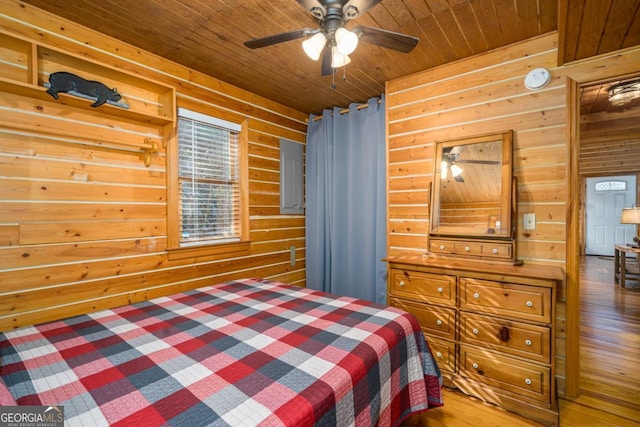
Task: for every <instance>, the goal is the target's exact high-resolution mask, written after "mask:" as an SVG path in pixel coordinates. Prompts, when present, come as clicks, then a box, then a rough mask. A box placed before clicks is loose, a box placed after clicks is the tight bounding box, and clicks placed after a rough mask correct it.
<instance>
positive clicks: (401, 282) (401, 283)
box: [398, 280, 404, 288]
mask: <svg viewBox="0 0 640 427" xmlns="http://www.w3.org/2000/svg"><path fill="white" fill-rule="evenodd" d="M398 285H400V287H401V288H402V287H403V286H404V280H400V283H398Z"/></svg>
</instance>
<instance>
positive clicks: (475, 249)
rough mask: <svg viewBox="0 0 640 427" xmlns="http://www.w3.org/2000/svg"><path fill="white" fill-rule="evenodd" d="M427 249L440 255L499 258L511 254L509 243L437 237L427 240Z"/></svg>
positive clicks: (510, 255) (507, 257) (506, 257)
mask: <svg viewBox="0 0 640 427" xmlns="http://www.w3.org/2000/svg"><path fill="white" fill-rule="evenodd" d="M429 251H430V252H432V253H435V254H442V255H447V254H448V255H473V256H479V257H482V258H499V259H511V257H512V255H513V253H512V244H511V243H500V242H485V241H473V240H448V239H437V238H432V239H431V240H430V241H429Z"/></svg>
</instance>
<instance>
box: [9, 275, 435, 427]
mask: <svg viewBox="0 0 640 427" xmlns="http://www.w3.org/2000/svg"><path fill="white" fill-rule="evenodd" d="M0 354H1V357H2V364H1V366H0V378H1V379H2V380H3V381H4V384H5V386H6V387H5V390H4V392H5V395H8V396H9V399H10V398H11V397H13V398H14V399H15V402H16V404H18V405H56V406H61V407H63V408H64V417H65V420H66V422H65V425H67V426H88V425H92V426H107V425H109V426H129V425H136V426H156V425H175V426H189V427H195V426H200V425H213V426H254V425H264V426H314V425H316V426H354V425H355V426H375V425H378V426H396V425H399V424H400V423H401V422H402V420H404V419H405V418H406V417H408V416H409V415H411V414H413V413H417V412H421V411H424V410H426V409H428V408H430V407H435V406H440V405H442V400H441V394H440V392H441V386H442V378H441V376H440V372H439V370H438V367H437V364H436V363H435V362H434V360H433V358H432V356H431V352H430V351H429V348H428V344H427V343H426V341H425V339H424V336H423V335H422V332H421V330H420V327H419V325H418V323H417V321H416V319H415V318H414V317H413V316H412V315H410V314H407V313H405V312H403V311H400V310H397V309H395V308H389V307H384V306H382V305H376V304H372V303H370V302H366V301H362V300H357V299H353V298H347V297H337V296H334V295H331V294H327V293H322V292H319V291H314V290H310V289H305V288H300V287H297V286H291V285H286V284H283V283H278V282H273V281H269V280H263V279H244V280H237V281H231V282H227V283H223V284H217V285H212V286H207V287H203V288H199V289H196V290H192V291H187V292H182V293H178V294H174V295H171V296H168V297H161V298H155V299H153V300H149V301H144V302H140V303H135V304H132V305H128V306H124V307H119V308H116V309H112V310H103V311H100V312H96V313H92V314H86V315H81V316H77V317H72V318H68V319H64V320H60V321H55V322H51V323H46V324H41V325H36V326H31V327H25V328H21V329H16V330H13V331H8V332H4V333H2V334H1V336H0ZM7 391H8V393H7Z"/></svg>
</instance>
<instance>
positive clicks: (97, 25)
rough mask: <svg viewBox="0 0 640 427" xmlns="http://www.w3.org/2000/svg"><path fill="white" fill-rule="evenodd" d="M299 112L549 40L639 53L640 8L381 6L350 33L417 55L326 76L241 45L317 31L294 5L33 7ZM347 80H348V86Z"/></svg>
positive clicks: (273, 50) (290, 56)
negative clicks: (396, 41)
mask: <svg viewBox="0 0 640 427" xmlns="http://www.w3.org/2000/svg"><path fill="white" fill-rule="evenodd" d="M25 3H28V4H31V5H33V6H36V7H38V8H41V9H44V10H47V11H49V12H52V13H54V14H56V15H58V16H61V17H64V18H67V19H69V20H71V21H74V22H76V23H79V24H82V25H84V26H86V27H89V28H93V29H95V30H97V31H100V32H101V33H104V34H108V35H110V36H112V37H114V38H117V39H120V40H122V41H124V42H126V43H129V44H132V45H134V46H137V47H139V48H142V49H144V50H147V51H150V52H153V53H155V54H158V55H161V56H163V57H165V58H168V59H171V60H173V61H175V62H177V63H180V64H183V65H185V66H187V67H190V68H192V69H194V70H198V71H201V72H203V73H205V74H208V75H210V76H213V77H215V78H218V79H220V80H222V81H225V82H227V83H230V84H233V85H235V86H237V87H240V88H242V89H246V90H248V91H250V92H252V93H255V94H258V95H261V96H264V97H266V98H269V99H271V100H274V101H278V102H280V103H282V104H284V105H288V106H290V107H292V108H294V109H296V110H299V111H303V112H307V113H314V114H319V113H321V111H322V110H323V109H324V108H331V107H334V106H339V107H344V106H347V105H348V104H350V103H352V102H358V103H360V102H365V101H366V100H367V99H369V98H371V97H374V96H379V95H380V94H382V93H383V92H384V83H385V82H386V81H388V80H392V79H395V78H398V77H402V76H406V75H409V74H412V73H415V72H418V71H421V70H424V69H428V68H432V67H436V66H438V65H441V64H444V63H448V62H452V61H456V60H458V59H460V58H465V57H468V56H471V55H475V54H479V53H482V52H486V51H488V50H492V49H495V48H499V47H502V46H505V45H508V44H511V43H514V42H518V41H521V40H525V39H527V38H530V37H535V36H538V35H540V34H545V33H548V32H551V31H556V30H557V31H559V39H560V43H561V46H560V48H559V53H560V58H559V63H567V62H570V61H573V60H576V59H583V58H586V57H589V56H592V55H597V54H601V53H605V52H610V51H614V50H618V49H622V48H626V47H630V46H635V45H638V44H640V0H598V1H592V0H382V2H381V3H380V4H378V5H376V6H375V7H373V8H372V9H371V10H369V12H368V13H366V14H364V15H363V16H360V17H358V18H357V19H355V20H353V21H350V22H349V25H348V27H351V26H353V25H356V24H358V25H364V26H368V27H375V28H382V29H385V30H391V31H395V32H400V33H405V34H409V35H412V36H416V37H418V38H419V39H420V42H419V43H418V46H417V47H416V48H415V49H414V50H413V51H412V52H411V53H409V54H404V53H399V52H396V51H392V50H389V49H384V48H381V47H378V46H374V45H370V44H368V45H367V44H364V43H361V44H360V45H359V46H358V48H357V49H356V51H355V52H354V53H353V54H352V55H351V59H352V62H351V64H349V65H348V66H347V67H346V68H345V69H344V70H343V69H342V68H341V69H338V71H337V73H336V75H335V88H332V78H333V77H332V76H324V77H323V76H321V73H320V64H319V62H314V61H312V60H310V59H309V58H307V57H306V55H305V54H304V52H303V50H302V47H301V41H300V40H294V41H289V42H285V43H280V44H278V45H274V46H269V47H265V48H261V49H256V50H251V49H248V48H246V47H245V46H244V44H243V42H244V41H246V40H248V39H251V38H259V37H264V36H268V35H271V34H275V33H282V32H286V31H291V30H297V29H301V28H307V27H310V28H315V27H316V26H317V25H316V22H315V21H314V19H313V18H312V17H311V15H310V14H309V13H307V11H306V10H305V9H304V8H303V7H302V6H301V5H300V4H299V3H298V2H296V1H295V0H269V1H265V0H241V1H240V0H238V1H226V0H190V1H172V0H135V1H128V2H123V1H122V0H25ZM343 71H344V76H345V79H344V80H343Z"/></svg>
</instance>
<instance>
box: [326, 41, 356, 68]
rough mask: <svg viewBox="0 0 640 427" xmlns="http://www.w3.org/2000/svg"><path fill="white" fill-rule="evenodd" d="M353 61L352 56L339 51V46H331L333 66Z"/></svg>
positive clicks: (340, 65)
mask: <svg viewBox="0 0 640 427" xmlns="http://www.w3.org/2000/svg"><path fill="white" fill-rule="evenodd" d="M349 62H351V58H349V57H348V56H347V55H343V54H341V53H340V52H339V51H338V48H337V47H335V46H334V47H332V48H331V68H340V67H344V66H345V65H347V64H348V63H349Z"/></svg>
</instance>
